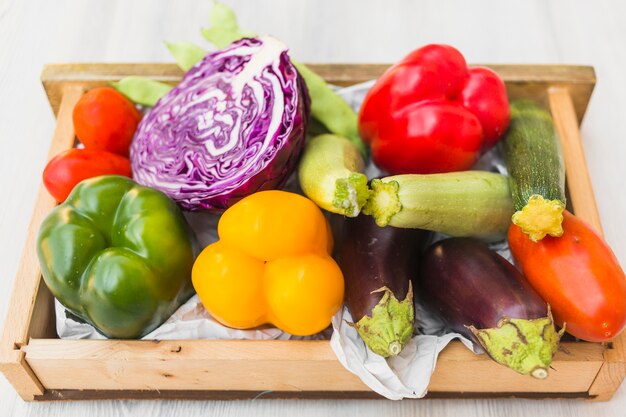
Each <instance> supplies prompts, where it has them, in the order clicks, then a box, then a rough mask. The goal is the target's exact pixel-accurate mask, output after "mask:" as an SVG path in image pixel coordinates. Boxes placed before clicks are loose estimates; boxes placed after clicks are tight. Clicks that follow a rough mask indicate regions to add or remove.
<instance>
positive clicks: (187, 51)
mask: <svg viewBox="0 0 626 417" xmlns="http://www.w3.org/2000/svg"><path fill="white" fill-rule="evenodd" d="M165 46H167V49H169V51H170V53H171V54H172V56H173V57H174V59H175V60H176V64H177V65H178V66H179V67H180V69H182V70H183V71H185V72H187V71H189V69H191V67H193V66H194V65H196V63H198V61H200V60H201V59H202V58H204V56H205V55H206V51H205V50H204V49H202V48H200V47H199V46H198V45H196V44H194V43H191V42H172V43H170V42H165Z"/></svg>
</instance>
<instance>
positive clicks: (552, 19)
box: [0, 0, 626, 417]
mask: <svg viewBox="0 0 626 417" xmlns="http://www.w3.org/2000/svg"><path fill="white" fill-rule="evenodd" d="M225 1H226V2H227V3H229V4H230V5H231V6H232V7H233V8H234V9H235V10H236V12H237V15H238V16H239V19H240V22H241V24H242V26H245V27H247V28H251V29H252V30H255V31H257V32H261V33H263V32H270V33H272V34H274V35H276V36H277V37H279V38H281V39H283V40H284V41H286V43H287V44H288V45H289V46H290V47H291V50H292V51H293V54H294V56H296V57H297V58H298V59H299V60H300V61H305V62H394V61H395V60H397V59H399V58H401V57H402V56H403V55H404V54H405V53H406V52H407V51H409V50H411V49H412V48H414V47H416V46H418V45H422V44H425V43H429V42H446V43H450V44H452V45H455V46H456V47H458V48H459V49H460V50H461V51H462V52H463V53H464V54H465V56H466V57H467V59H468V60H469V61H471V62H494V63H513V62H515V63H528V64H532V63H543V64H583V65H593V66H594V67H595V68H596V71H597V74H598V79H599V84H598V86H597V87H596V89H595V91H594V93H593V97H592V100H591V105H590V107H589V108H588V109H587V113H586V116H585V119H584V121H583V125H582V132H581V133H582V137H583V140H584V142H583V147H584V149H585V154H586V156H587V164H588V167H589V170H590V175H591V180H592V182H593V186H594V189H595V191H596V200H597V203H598V206H599V209H600V213H601V217H602V220H603V223H604V226H605V233H606V236H607V239H608V241H609V242H610V243H611V245H612V247H613V249H614V251H615V253H616V255H617V256H618V258H619V259H620V260H621V261H622V263H624V262H626V234H624V233H623V226H622V218H623V213H624V212H626V193H624V192H623V190H624V188H623V178H624V176H625V175H626V166H625V165H624V164H623V155H624V154H625V153H626V143H625V141H624V140H623V137H622V136H623V135H621V133H620V128H619V121H620V120H621V119H622V118H623V115H624V114H626V101H624V100H623V97H624V96H626V77H624V76H623V68H624V67H625V66H626V55H625V54H624V51H623V48H620V47H619V44H620V42H621V40H623V39H626V26H624V24H623V18H622V17H623V16H624V15H626V3H624V2H622V1H621V0H607V1H602V2H588V1H585V0H552V1H550V2H546V1H543V0H525V1H518V0H514V1H510V2H501V1H498V0H478V1H475V2H465V1H455V0H421V1H419V2H415V1H412V0H390V1H389V2H386V3H385V5H384V7H382V6H381V4H380V2H379V1H376V0H359V1H358V4H357V2H356V1H352V0H316V1H299V2H294V1H289V0H259V1H254V2H253V1H250V0H225ZM209 6H210V4H209V2H207V1H205V0H185V1H183V2H172V1H167V0H108V1H106V2H98V1H94V0H57V1H54V2H36V1H19V0H0V97H1V98H0V110H2V111H1V112H0V119H1V123H0V137H1V138H2V141H0V159H1V161H0V162H1V163H0V185H1V186H2V190H3V191H4V195H5V196H7V198H6V200H5V202H4V204H2V205H0V236H2V239H3V241H2V242H3V243H2V251H0V267H1V268H2V274H0V280H1V281H0V283H1V285H2V288H3V289H4V291H3V292H2V293H0V309H1V310H2V311H6V308H7V300H8V297H9V294H10V291H9V288H10V286H11V283H12V280H13V277H14V276H15V272H16V269H17V265H18V261H19V254H20V250H21V248H22V246H23V242H24V238H25V235H26V233H25V232H26V230H27V227H28V221H29V218H30V217H29V216H30V214H31V213H30V208H31V207H33V204H34V201H35V198H36V193H37V191H36V190H37V186H38V184H39V181H40V174H41V170H42V169H43V166H44V164H45V162H46V155H47V144H48V143H49V138H50V136H51V134H52V131H53V128H54V125H53V117H52V112H51V111H50V108H49V105H48V101H47V98H46V95H45V92H44V91H43V89H42V88H41V86H40V83H39V82H38V81H39V76H40V73H41V69H42V68H43V65H44V64H47V63H50V62H79V61H80V62H103V61H107V62H155V61H158V62H171V58H170V57H169V56H168V54H167V51H166V50H165V48H164V47H163V46H162V44H161V42H160V41H161V40H163V39H167V40H191V41H195V42H197V43H198V44H202V39H201V37H200V35H199V34H198V28H199V27H201V26H206V14H207V11H208V8H209ZM355 10H358V13H355ZM286 16H288V17H287V18H286ZM2 294H3V295H2ZM2 316H3V315H2ZM0 400H1V401H2V404H3V407H2V410H3V412H2V414H3V415H9V416H12V415H15V416H44V417H55V416H59V417H61V416H63V417H67V416H81V417H82V416H85V415H89V416H110V415H120V416H130V415H153V416H160V415H185V416H187V417H199V416H206V415H213V416H223V415H229V416H249V415H254V416H258V417H265V416H268V417H269V416H271V417H276V416H279V415H288V416H293V415H298V416H335V415H359V416H364V417H369V416H377V417H378V416H402V417H408V416H411V417H414V416H431V415H438V416H453V415H464V416H470V417H474V416H488V417H492V416H493V417H497V416H502V415H507V416H511V417H519V416H527V415H540V416H552V417H581V416H589V415H602V416H623V414H624V409H625V408H626V387H625V386H624V384H623V385H622V386H621V388H620V390H619V392H618V394H617V395H616V397H614V398H613V400H612V401H610V402H606V403H598V404H595V403H588V402H581V401H577V400H573V401H569V400H568V401H525V400H515V399H479V400H475V399H462V400H455V399H446V400H429V401H403V402H389V401H376V400H371V401H362V400H357V401H338V400H333V401H324V400H315V401H305V400H300V401H243V402H242V401H237V402H224V401H175V400H169V401H90V402H75V403H73V402H57V403H44V404H38V403H24V402H22V401H21V400H20V399H19V398H18V397H17V395H16V394H15V392H14V390H13V389H12V387H11V386H10V385H9V384H8V383H7V382H6V381H5V380H4V379H3V378H0Z"/></svg>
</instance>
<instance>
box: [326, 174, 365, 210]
mask: <svg viewBox="0 0 626 417" xmlns="http://www.w3.org/2000/svg"><path fill="white" fill-rule="evenodd" d="M370 193H371V191H370V189H369V187H368V186H367V177H366V176H365V174H362V173H360V172H353V173H351V174H350V175H349V176H348V178H338V179H337V181H335V193H334V196H333V206H335V207H336V208H337V209H339V210H340V211H342V212H343V214H344V215H345V216H347V217H356V216H358V215H359V212H360V211H361V208H362V207H363V206H364V205H365V203H366V202H367V200H368V198H369V196H370Z"/></svg>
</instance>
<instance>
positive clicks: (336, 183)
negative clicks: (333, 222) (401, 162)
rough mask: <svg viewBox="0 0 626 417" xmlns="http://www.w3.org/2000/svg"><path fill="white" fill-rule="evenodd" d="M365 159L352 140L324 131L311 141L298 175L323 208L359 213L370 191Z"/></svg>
mask: <svg viewBox="0 0 626 417" xmlns="http://www.w3.org/2000/svg"><path fill="white" fill-rule="evenodd" d="M364 168H365V161H364V160H363V155H362V154H361V152H360V149H359V148H357V147H356V146H355V145H354V143H353V142H351V141H350V140H348V139H346V138H344V137H342V136H337V135H331V134H324V135H319V136H316V137H314V138H312V139H310V140H309V141H308V143H307V144H306V148H305V149H304V153H303V155H302V158H301V159H300V165H299V167H298V179H299V180H300V187H301V188H302V191H304V194H306V196H307V197H309V198H310V199H311V200H313V201H314V202H315V203H316V204H317V205H318V206H320V207H321V208H323V209H325V210H328V211H330V212H333V213H337V214H342V215H344V216H347V217H356V216H357V215H358V214H359V212H360V211H361V208H362V207H363V205H364V204H365V202H366V201H367V199H368V198H369V195H370V189H369V187H368V186H367V177H366V176H365V174H363V173H362V171H363V169H364Z"/></svg>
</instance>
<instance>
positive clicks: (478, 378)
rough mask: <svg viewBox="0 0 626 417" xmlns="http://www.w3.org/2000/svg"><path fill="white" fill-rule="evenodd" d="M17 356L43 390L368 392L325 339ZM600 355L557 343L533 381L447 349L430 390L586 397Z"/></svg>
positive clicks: (29, 348)
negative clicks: (547, 368)
mask: <svg viewBox="0 0 626 417" xmlns="http://www.w3.org/2000/svg"><path fill="white" fill-rule="evenodd" d="M22 350H23V351H24V352H26V358H27V361H28V363H29V365H30V366H31V368H32V369H33V370H34V371H35V373H36V374H37V376H38V378H39V379H40V381H41V382H42V384H43V385H44V386H45V387H46V388H47V389H57V390H64V389H70V390H71V389H75V390H81V389H83V390H84V389H88V390H109V391H110V390H131V391H138V390H155V391H157V392H158V391H161V390H177V389H178V390H189V391H196V390H207V391H239V390H243V391H256V392H262V391H265V390H270V391H279V392H287V391H296V392H299V391H314V392H321V391H329V392H343V393H344V396H345V397H347V398H350V397H351V395H352V394H351V392H356V394H357V396H361V395H362V392H363V391H366V392H367V391H369V389H368V388H367V387H366V386H365V385H364V384H363V383H362V382H361V381H360V379H358V378H357V377H356V376H354V375H352V374H351V373H350V372H348V371H347V370H345V369H344V368H343V366H342V365H341V364H340V363H339V362H338V361H337V359H336V357H335V354H334V353H333V351H332V350H331V348H330V345H329V344H328V342H326V341H261V342H249V341H228V340H211V341H207V340H179V341H161V342H152V341H110V340H104V341H102V340H58V339H51V340H41V339H34V340H31V342H30V343H29V344H28V345H26V346H24V347H23V348H22ZM604 350H605V349H604V348H603V347H602V346H601V345H599V344H592V343H564V344H563V349H562V350H561V351H560V352H558V353H557V355H556V356H555V358H554V361H553V363H552V368H553V371H552V372H551V375H550V377H549V378H547V379H545V380H536V379H533V378H529V377H528V376H523V375H518V374H515V373H512V372H511V371H510V370H509V369H507V368H505V367H502V366H500V365H497V364H496V363H494V362H493V361H490V360H488V359H486V358H485V357H484V355H480V356H479V355H475V354H473V353H472V352H470V351H468V350H467V348H465V347H464V346H462V345H461V344H460V343H452V344H450V345H449V346H448V347H447V348H446V349H445V351H444V352H443V353H442V355H441V356H440V357H439V360H438V362H437V368H436V370H435V373H434V374H433V377H432V380H431V384H430V386H429V391H430V392H446V393H450V395H452V393H453V392H475V393H491V392H493V393H538V392H548V393H557V392H561V393H579V395H580V396H581V397H585V396H587V395H586V392H587V390H588V389H589V386H590V385H591V383H592V382H593V380H594V379H595V377H596V375H597V374H598V371H599V370H600V367H601V366H602V364H603V359H604V357H603V354H604ZM94 375H98V377H97V378H94Z"/></svg>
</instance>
